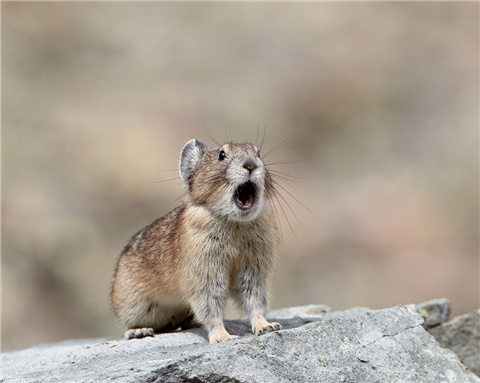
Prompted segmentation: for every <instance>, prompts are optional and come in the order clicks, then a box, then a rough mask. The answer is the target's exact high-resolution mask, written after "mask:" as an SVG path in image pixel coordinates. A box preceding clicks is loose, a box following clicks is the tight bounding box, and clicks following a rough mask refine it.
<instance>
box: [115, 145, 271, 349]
mask: <svg viewBox="0 0 480 383" xmlns="http://www.w3.org/2000/svg"><path fill="white" fill-rule="evenodd" d="M220 151H223V152H224V153H225V159H224V160H219V153H220ZM245 166H246V167H247V168H248V167H250V168H253V170H251V169H250V170H248V169H247V168H246V167H245ZM180 175H181V178H182V179H183V180H184V181H185V183H186V186H187V188H188V190H189V193H188V195H187V197H186V199H185V201H184V202H183V203H182V204H181V205H180V206H179V207H177V208H176V209H174V210H173V211H171V212H170V213H168V214H166V215H165V216H164V217H162V218H160V219H158V220H156V221H155V222H153V223H152V224H150V225H149V226H147V227H145V228H144V229H142V230H141V231H139V232H138V233H137V234H135V235H134V236H133V238H132V239H131V241H130V243H129V244H128V245H127V246H126V247H125V249H124V251H123V252H122V254H121V255H120V258H119V260H118V264H117V268H116V272H115V280H114V284H113V287H112V294H111V298H112V307H113V310H114V312H115V314H116V315H117V316H118V318H119V319H120V321H121V322H122V323H123V324H124V325H125V326H126V327H128V330H127V332H126V334H125V335H126V337H127V338H133V337H144V336H151V335H153V333H156V332H164V331H169V330H173V329H175V328H178V327H182V328H188V327H190V326H192V324H193V322H192V314H193V317H194V321H195V323H197V324H200V325H202V326H204V327H205V328H206V329H207V331H208V334H209V340H210V342H211V343H216V342H221V341H224V340H228V339H232V338H235V337H234V336H232V335H230V334H228V333H227V331H226V330H225V327H224V325H223V309H224V303H225V299H226V297H227V295H228V294H229V293H230V294H231V296H233V298H234V299H235V301H236V302H237V303H238V304H239V306H240V307H242V308H243V309H244V310H245V312H246V313H247V314H248V315H249V317H250V319H251V323H252V330H253V332H254V333H256V334H258V335H260V334H263V333H264V332H269V331H274V330H278V329H280V325H279V324H278V323H268V322H267V321H266V320H265V317H264V316H265V314H266V312H267V310H268V293H267V292H268V280H269V276H270V274H271V269H272V266H273V264H274V260H275V255H276V246H277V245H278V243H279V241H280V236H279V232H278V228H277V223H276V219H275V214H274V210H273V206H272V198H273V196H274V189H273V186H272V180H271V177H270V174H269V173H268V170H267V169H266V167H265V165H264V163H263V161H262V160H261V158H260V156H259V154H258V151H257V148H256V147H255V146H254V145H252V144H245V143H244V144H234V143H229V144H225V145H223V146H221V147H219V148H216V149H208V148H207V147H206V146H205V145H204V144H202V143H200V142H198V141H195V140H192V141H189V142H188V143H187V145H185V147H184V149H183V150H182V155H181V160H180ZM247 181H250V182H253V183H254V184H255V186H256V190H257V193H256V198H255V203H254V205H253V206H252V207H251V208H250V209H248V211H244V210H242V209H240V208H239V207H238V206H237V205H236V204H235V202H234V199H233V196H234V194H235V190H236V189H237V187H238V186H239V185H240V184H242V183H244V182H247Z"/></svg>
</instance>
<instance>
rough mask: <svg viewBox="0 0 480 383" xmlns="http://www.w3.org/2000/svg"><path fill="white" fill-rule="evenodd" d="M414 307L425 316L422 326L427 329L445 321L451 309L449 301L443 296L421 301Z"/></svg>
mask: <svg viewBox="0 0 480 383" xmlns="http://www.w3.org/2000/svg"><path fill="white" fill-rule="evenodd" d="M415 308H416V309H417V311H418V312H419V313H420V314H422V315H423V317H424V318H425V323H424V324H423V327H424V328H425V329H427V330H428V329H429V328H432V327H434V326H438V325H439V324H442V323H445V322H446V321H447V320H448V318H449V317H450V313H451V311H452V310H451V308H450V302H449V301H448V300H447V299H445V298H442V299H435V300H432V301H429V302H426V303H421V304H419V305H416V306H415Z"/></svg>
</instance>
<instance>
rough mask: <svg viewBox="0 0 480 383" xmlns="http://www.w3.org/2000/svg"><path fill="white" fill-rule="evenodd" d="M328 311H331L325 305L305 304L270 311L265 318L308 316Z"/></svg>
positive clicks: (319, 314) (323, 313)
mask: <svg viewBox="0 0 480 383" xmlns="http://www.w3.org/2000/svg"><path fill="white" fill-rule="evenodd" d="M330 311H332V309H331V308H330V307H329V306H326V305H305V306H296V307H288V308H285V309H280V310H273V311H270V313H269V314H268V315H267V318H269V319H271V320H273V319H287V318H294V317H300V318H310V317H317V316H321V315H325V314H327V313H329V312H330Z"/></svg>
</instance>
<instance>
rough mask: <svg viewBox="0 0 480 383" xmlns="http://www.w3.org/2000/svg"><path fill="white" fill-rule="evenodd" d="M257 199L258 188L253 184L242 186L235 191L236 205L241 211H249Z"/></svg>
mask: <svg viewBox="0 0 480 383" xmlns="http://www.w3.org/2000/svg"><path fill="white" fill-rule="evenodd" d="M256 199H257V187H256V186H255V184H253V183H252V182H245V183H244V184H241V185H240V186H239V187H238V188H237V190H236V191H235V196H234V200H235V204H236V205H237V206H238V207H239V208H240V209H241V210H249V209H251V208H252V206H253V205H254V204H255V200H256Z"/></svg>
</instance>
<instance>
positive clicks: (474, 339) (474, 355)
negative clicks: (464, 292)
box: [428, 310, 480, 375]
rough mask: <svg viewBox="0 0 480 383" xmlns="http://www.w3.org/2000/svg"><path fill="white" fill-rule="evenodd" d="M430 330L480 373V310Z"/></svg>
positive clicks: (471, 368)
mask: <svg viewBox="0 0 480 383" xmlns="http://www.w3.org/2000/svg"><path fill="white" fill-rule="evenodd" d="M428 332H429V333H430V334H432V335H433V336H434V337H435V339H436V340H437V341H438V342H439V343H440V345H441V346H442V347H445V348H448V349H450V350H452V351H453V352H455V354H457V355H458V357H459V358H460V360H461V361H462V362H463V363H464V364H465V365H466V366H467V367H468V368H469V369H470V370H472V371H473V372H474V373H475V374H477V375H480V310H477V311H474V312H472V313H469V314H465V315H462V316H459V317H455V318H453V319H452V320H451V321H449V322H446V323H443V324H442V325H441V326H437V327H433V328H431V329H429V330H428Z"/></svg>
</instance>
